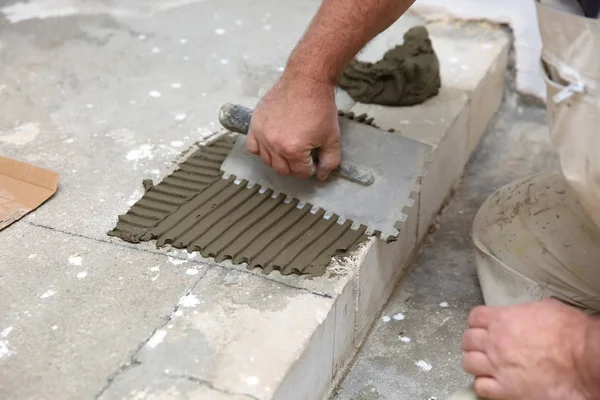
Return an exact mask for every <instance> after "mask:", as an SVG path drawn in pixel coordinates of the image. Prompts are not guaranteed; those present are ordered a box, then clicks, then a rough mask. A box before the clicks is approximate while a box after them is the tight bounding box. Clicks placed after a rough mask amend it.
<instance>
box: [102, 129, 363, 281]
mask: <svg viewBox="0 0 600 400" xmlns="http://www.w3.org/2000/svg"><path fill="white" fill-rule="evenodd" d="M232 146H233V140H232V139H231V138H229V137H224V138H221V139H220V140H217V141H216V142H214V143H213V144H211V145H207V146H203V147H201V148H200V149H199V150H197V151H196V152H194V153H193V154H192V155H191V156H190V157H189V158H188V159H187V160H185V161H184V162H182V163H181V164H180V165H179V168H178V169H177V170H176V171H175V172H173V173H172V174H171V175H169V176H167V177H166V178H165V179H164V180H163V181H162V182H160V183H159V184H157V185H155V186H151V185H148V184H147V183H146V185H145V188H146V193H145V194H144V196H143V197H142V198H141V199H140V200H139V201H138V202H137V203H135V204H134V205H133V206H132V207H131V209H130V210H129V211H128V212H127V213H126V214H124V215H121V216H119V220H118V222H117V225H116V227H115V228H114V229H113V230H112V231H110V232H108V235H110V236H117V237H119V238H121V239H123V240H125V241H128V242H132V243H139V242H143V241H150V240H156V244H157V246H158V247H162V246H165V245H168V244H170V245H172V246H173V247H176V248H185V249H187V250H188V251H190V252H191V251H199V252H200V253H201V254H202V255H203V256H204V257H213V258H215V260H216V261H218V262H220V261H223V260H225V259H231V260H232V262H233V263H234V264H240V263H248V268H250V269H252V268H262V269H263V272H265V273H269V272H271V271H273V270H279V271H281V273H282V274H285V275H288V274H292V273H297V274H308V275H311V276H320V275H323V274H324V273H325V269H326V267H327V265H328V264H329V262H330V260H331V258H332V257H334V256H336V255H344V254H345V253H347V252H348V251H350V250H351V249H353V248H355V247H356V246H358V245H359V244H360V243H362V242H363V241H365V240H366V239H367V237H368V236H367V235H366V234H365V231H366V227H365V226H359V227H358V229H357V227H356V226H352V225H353V222H352V221H350V220H346V221H340V220H339V217H338V216H337V215H335V214H333V215H330V213H327V216H326V215H325V214H326V212H325V210H322V209H319V210H313V207H312V205H311V204H304V205H300V204H298V200H295V199H291V201H290V199H286V196H285V195H284V194H276V193H273V191H272V190H266V191H264V190H261V188H260V186H258V185H254V186H252V187H249V186H248V184H247V182H246V181H241V182H238V181H236V180H235V177H229V178H228V179H223V177H222V172H221V171H220V166H221V163H222V162H223V161H224V160H225V158H226V157H227V154H228V152H229V151H230V150H231V148H232Z"/></svg>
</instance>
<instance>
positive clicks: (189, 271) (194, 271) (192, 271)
mask: <svg viewBox="0 0 600 400" xmlns="http://www.w3.org/2000/svg"><path fill="white" fill-rule="evenodd" d="M185 274H186V275H198V270H197V269H194V268H188V269H186V270H185Z"/></svg>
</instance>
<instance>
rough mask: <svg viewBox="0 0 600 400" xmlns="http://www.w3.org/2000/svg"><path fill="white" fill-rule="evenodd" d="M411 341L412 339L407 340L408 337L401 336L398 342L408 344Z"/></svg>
mask: <svg viewBox="0 0 600 400" xmlns="http://www.w3.org/2000/svg"><path fill="white" fill-rule="evenodd" d="M411 340H412V339H411V338H409V337H408V336H401V337H400V341H401V342H403V343H410V341H411Z"/></svg>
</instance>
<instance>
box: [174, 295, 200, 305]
mask: <svg viewBox="0 0 600 400" xmlns="http://www.w3.org/2000/svg"><path fill="white" fill-rule="evenodd" d="M198 304H200V300H198V298H197V297H196V296H194V295H193V294H188V295H187V296H183V297H182V298H181V299H179V305H180V306H181V307H185V308H190V307H196V306H197V305H198Z"/></svg>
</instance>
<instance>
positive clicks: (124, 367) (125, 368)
mask: <svg viewBox="0 0 600 400" xmlns="http://www.w3.org/2000/svg"><path fill="white" fill-rule="evenodd" d="M209 269H210V267H208V268H206V270H205V271H204V273H203V274H202V275H201V276H200V277H198V279H196V281H195V282H194V284H193V285H192V287H191V288H190V289H189V290H187V291H186V296H189V295H190V294H191V293H192V292H193V291H194V289H195V288H196V286H198V284H199V283H200V281H201V280H202V279H203V278H204V277H205V276H206V274H207V273H208V271H209ZM180 307H181V306H180V305H179V303H177V304H176V305H175V307H173V310H172V311H171V312H170V313H169V315H168V316H167V317H165V321H164V322H163V324H161V325H159V326H158V327H156V328H155V329H154V330H152V332H151V333H150V335H149V336H148V337H147V338H146V339H144V340H143V341H142V342H141V343H140V344H139V345H138V346H137V347H136V348H135V350H134V351H133V354H132V355H131V357H130V358H129V361H128V362H127V363H125V364H123V365H121V366H120V367H119V368H118V369H117V370H116V371H115V372H114V373H112V374H110V375H109V376H108V378H107V381H108V382H107V383H106V385H104V387H103V388H102V389H100V391H99V392H98V394H97V395H96V396H94V398H95V399H96V400H98V399H100V398H101V397H102V396H103V395H104V393H105V392H106V391H107V390H108V389H109V388H110V386H111V385H112V383H113V382H114V380H115V379H116V378H117V377H118V376H119V375H121V374H123V373H124V372H126V371H128V370H130V369H131V368H133V367H135V366H137V365H141V364H142V362H141V361H139V360H138V358H137V356H138V354H139V353H140V351H141V350H142V349H143V348H144V346H146V344H147V343H148V341H149V340H150V339H151V338H152V337H153V336H154V334H156V332H157V331H158V330H159V329H162V328H164V327H165V326H167V325H168V324H169V322H170V321H171V320H172V318H173V315H174V314H175V313H176V312H177V310H178V309H179V308H180Z"/></svg>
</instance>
